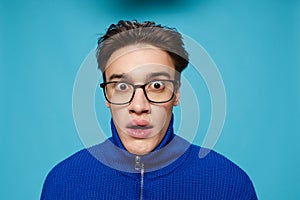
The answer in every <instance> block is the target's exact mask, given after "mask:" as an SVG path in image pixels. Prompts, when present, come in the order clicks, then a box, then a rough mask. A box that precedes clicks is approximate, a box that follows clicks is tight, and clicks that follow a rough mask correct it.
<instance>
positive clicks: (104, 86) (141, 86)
mask: <svg viewBox="0 0 300 200" xmlns="http://www.w3.org/2000/svg"><path fill="white" fill-rule="evenodd" d="M154 81H168V82H171V83H173V92H172V96H171V97H170V99H169V100H166V101H159V102H157V101H152V100H150V99H149V97H148V95H147V92H146V85H148V84H149V83H151V82H154ZM120 82H124V83H126V84H128V85H131V86H132V87H133V92H132V96H131V98H130V100H129V101H128V102H126V103H113V102H111V101H110V100H109V99H108V98H107V96H106V89H105V88H106V85H108V84H110V83H120ZM179 83H180V81H178V80H164V79H158V80H151V81H148V82H146V83H145V84H132V83H128V82H126V81H109V82H103V83H100V87H101V88H102V89H103V93H104V97H105V99H106V100H107V101H108V103H110V104H113V105H125V104H129V103H130V102H131V101H132V100H133V98H134V95H135V91H136V89H138V88H141V89H143V92H144V95H145V97H146V99H147V100H148V101H149V102H150V103H167V102H169V101H171V100H172V99H173V97H174V96H175V91H176V90H177V85H178V84H179Z"/></svg>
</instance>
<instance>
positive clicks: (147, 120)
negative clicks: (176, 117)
mask: <svg viewBox="0 0 300 200" xmlns="http://www.w3.org/2000/svg"><path fill="white" fill-rule="evenodd" d="M175 73H176V70H175V67H174V64H173V62H172V59H171V57H170V56H169V55H168V54H167V53H166V52H165V51H162V50H160V49H157V48H155V47H153V46H150V45H133V46H127V47H123V48H121V49H119V50H117V51H115V52H114V53H113V54H112V55H111V57H110V58H109V60H108V62H107V66H106V70H105V76H106V82H111V81H117V82H122V83H123V82H125V83H130V84H133V85H143V84H145V83H148V82H151V81H156V80H175ZM161 83H162V82H152V83H150V85H148V86H149V88H150V89H149V90H151V88H154V89H156V88H160V87H164V86H163V85H160V84H161ZM114 87H118V89H122V90H126V87H124V84H121V85H115V86H114ZM168 90H169V91H170V90H171V87H168ZM174 92H175V95H174V97H173V98H172V99H171V100H170V101H168V102H165V103H153V102H149V101H148V100H147V98H146V96H145V94H144V91H143V89H142V88H137V89H136V90H135V94H134V96H133V99H132V101H131V102H129V103H127V104H124V105H114V104H110V103H109V102H106V106H107V107H109V108H110V111H111V115H112V118H113V121H114V123H115V126H116V128H117V131H118V134H119V137H120V139H121V141H122V143H123V145H124V146H125V148H126V149H127V150H128V151H129V152H131V153H134V154H139V155H142V154H146V153H149V152H150V151H152V150H153V149H154V148H155V147H156V146H157V145H158V144H159V143H160V142H161V140H162V138H163V137H164V135H165V133H166V131H167V128H168V125H169V122H170V119H171V117H172V109H173V106H176V105H178V103H179V96H180V92H179V88H178V89H177V90H176V91H174ZM149 93H150V92H149ZM114 94H116V93H114ZM115 96H116V95H115ZM123 96H125V95H123ZM148 97H149V96H148ZM113 98H114V97H113ZM116 98H117V97H116Z"/></svg>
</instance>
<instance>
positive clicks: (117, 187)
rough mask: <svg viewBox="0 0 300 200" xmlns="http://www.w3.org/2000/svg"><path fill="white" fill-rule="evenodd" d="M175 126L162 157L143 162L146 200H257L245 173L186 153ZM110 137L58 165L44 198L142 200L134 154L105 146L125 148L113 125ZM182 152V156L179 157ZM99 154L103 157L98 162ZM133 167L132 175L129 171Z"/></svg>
mask: <svg viewBox="0 0 300 200" xmlns="http://www.w3.org/2000/svg"><path fill="white" fill-rule="evenodd" d="M172 125H173V118H172V120H171V123H170V126H169V129H168V131H167V133H166V136H165V138H164V140H163V141H162V142H161V144H160V145H159V148H157V149H156V151H157V152H160V150H159V149H160V148H162V147H163V148H162V152H167V153H159V154H155V152H154V153H153V155H154V156H153V157H151V156H150V157H144V160H143V157H141V159H142V161H143V162H144V163H145V174H144V186H143V199H144V200H146V199H162V200H165V199H178V200H185V199H230V200H233V199H236V200H238V199H243V200H255V199H257V197H256V193H255V190H254V188H253V185H252V182H251V180H250V179H249V177H248V176H247V174H246V173H245V172H244V171H243V170H241V169H240V168H239V167H238V166H236V165H235V164H233V163H232V162H231V161H229V160H228V159H227V158H225V157H223V156H222V155H220V154H218V153H216V152H214V151H210V153H209V154H208V155H207V156H206V157H204V158H201V159H200V158H199V150H200V147H198V146H195V145H189V146H187V148H182V146H184V145H185V144H187V142H186V141H184V140H182V139H181V138H179V137H178V136H175V137H174V133H173V126H172ZM112 132H113V137H112V138H110V139H109V140H108V141H106V142H104V143H103V144H100V145H96V146H95V147H92V148H90V149H84V150H81V151H79V152H77V153H75V154H74V155H72V156H71V157H69V158H67V159H66V160H64V161H62V162H61V163H59V164H58V165H57V166H55V167H54V168H53V169H52V170H51V172H50V173H49V174H48V176H47V178H46V181H45V183H44V187H43V191H42V195H41V199H42V200H50V199H51V200H55V199H64V200H68V199H70V200H71V199H72V200H77V199H86V200H87V199H93V200H94V199H95V200H96V199H97V200H99V199H105V200H106V199H130V200H134V199H140V191H141V190H140V187H141V174H140V173H134V165H135V160H134V157H135V155H130V154H129V153H127V154H123V153H120V154H119V153H118V152H117V151H115V149H114V148H110V146H109V145H108V146H107V144H108V143H111V142H110V141H112V142H113V144H114V145H117V146H118V147H120V148H124V147H122V143H121V141H120V139H119V137H118V135H117V133H116V130H115V128H114V125H113V123H112ZM172 142H174V143H172ZM120 145H121V146H120ZM107 148H109V149H107ZM178 149H184V151H182V153H180V154H179V153H178V152H180V151H177V150H178ZM158 150H159V151H158ZM91 153H92V154H93V155H94V156H93V155H92V154H91ZM97 153H98V154H102V155H101V156H100V157H97V156H95V155H96V154H97ZM116 153H118V154H117V155H115V154H116ZM125 153H126V152H125ZM173 153H174V156H172V154H173ZM112 155H113V156H114V158H113V159H112V160H113V163H114V164H115V163H116V162H120V163H118V164H117V165H115V166H117V167H116V168H118V170H117V169H115V168H114V165H113V164H112V165H110V164H109V160H110V158H111V157H112ZM124 157H127V158H126V159H124ZM173 157H175V158H176V159H175V161H174V160H173V159H172V158H173ZM96 158H98V159H100V160H101V159H102V160H101V161H103V162H100V161H99V160H98V159H96ZM104 159H105V160H106V161H104ZM152 159H155V160H157V159H158V160H160V162H159V164H156V166H154V167H153V166H151V163H152ZM131 161H132V165H131ZM169 162H171V164H170V163H169ZM157 165H160V166H157ZM122 166H126V167H124V168H122ZM131 166H132V171H130V170H129V171H128V168H131ZM147 166H148V170H147ZM155 167H156V168H155ZM157 167H158V168H157ZM154 169H155V170H154Z"/></svg>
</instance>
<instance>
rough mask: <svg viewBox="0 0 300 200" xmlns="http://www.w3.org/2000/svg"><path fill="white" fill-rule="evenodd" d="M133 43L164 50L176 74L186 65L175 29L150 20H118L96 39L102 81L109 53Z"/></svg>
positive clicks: (179, 36)
mask: <svg viewBox="0 0 300 200" xmlns="http://www.w3.org/2000/svg"><path fill="white" fill-rule="evenodd" d="M134 44H150V45H153V46H155V47H157V48H160V49H161V50H163V51H166V52H167V53H168V54H169V55H170V57H171V58H172V60H173V63H174V65H175V69H176V71H177V72H178V73H176V74H180V73H181V72H182V70H184V69H185V68H186V67H187V65H188V54H187V52H186V50H185V49H184V47H183V46H184V44H183V41H182V36H181V34H180V33H179V32H177V31H176V29H174V28H169V27H166V26H162V25H160V24H158V25H157V24H155V23H154V22H150V21H145V22H143V23H139V22H137V21H136V20H134V21H124V20H120V21H119V22H118V23H117V24H112V25H110V27H109V28H108V30H107V31H106V33H105V34H104V35H103V36H102V37H100V38H99V39H98V47H97V61H98V68H99V69H100V70H101V71H102V73H103V79H104V81H105V73H104V71H105V67H106V64H107V61H108V59H109V58H110V56H111V54H112V53H113V52H114V51H116V50H118V49H120V48H122V47H125V46H128V45H134ZM177 78H178V79H179V77H177Z"/></svg>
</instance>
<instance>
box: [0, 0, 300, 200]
mask: <svg viewBox="0 0 300 200" xmlns="http://www.w3.org/2000/svg"><path fill="white" fill-rule="evenodd" d="M141 2H144V3H141ZM119 19H138V20H154V21H157V22H158V23H161V24H164V25H168V26H171V27H176V28H177V29H178V30H179V31H181V32H183V33H185V34H187V35H189V36H190V37H192V38H194V39H196V40H197V41H198V42H199V43H200V44H201V45H202V46H203V47H204V48H205V49H206V50H207V51H208V52H209V53H210V55H211V56H212V58H213V59H214V61H215V62H216V64H217V65H218V67H219V70H220V72H221V74H222V77H223V80H224V83H225V87H226V91H227V118H226V123H225V126H224V129H223V132H222V135H221V137H220V139H219V141H218V143H217V145H216V146H215V150H217V151H218V152H220V153H222V154H224V155H226V156H227V157H228V158H230V159H231V160H233V161H234V162H235V163H237V164H238V165H239V166H241V167H242V168H243V169H244V170H245V171H247V173H248V174H249V176H250V177H251V179H252V181H253V182H254V185H255V188H256V191H257V194H258V196H259V198H260V199H272V200H274V199H300V192H299V186H300V185H299V181H300V170H299V169H300V156H299V153H300V148H299V142H300V136H299V130H300V127H299V121H300V103H299V102H300V98H299V97H300V70H299V67H300V59H299V58H300V23H299V21H300V3H299V1H296V0H295V1H293V0H289V1H283V0H281V1H280V0H276V1H271V0H266V1H259V0H251V1H250V0H248V1H239V0H185V1H184V0H177V1H175V0H173V1H171V0H170V1H167V0H164V1H159V0H155V1H150V0H147V1H138V0H115V1H100V0H90V1H84V0H82V1H79V0H73V1H71V0H69V1H59V0H53V1H46V0H39V1H33V0H27V1H21V0H19V1H18V0H1V1H0V66H1V67H0V92H1V93H0V95H1V99H0V108H1V110H0V113H1V115H0V116H1V118H0V119H1V126H0V133H1V139H0V148H1V151H0V152H1V165H0V171H1V179H0V180H1V185H0V188H1V189H0V190H1V191H0V199H28V200H29V199H38V198H39V196H40V192H41V188H42V184H43V181H44V179H45V176H46V175H47V173H48V172H49V170H50V169H51V168H52V167H53V166H54V165H55V164H56V163H58V162H59V161H61V160H63V159H64V158H66V157H67V156H69V155H71V154H72V153H74V152H76V151H78V150H80V149H81V148H83V145H82V143H81V140H80V138H79V136H78V135H77V132H76V128H75V125H74V122H73V117H72V89H73V83H74V80H75V77H76V73H77V70H78V69H79V66H80V64H81V63H82V61H83V60H84V58H85V57H86V56H87V54H88V53H89V51H90V50H91V49H92V48H94V47H95V46H96V40H97V37H98V34H99V33H103V32H104V29H105V28H106V27H107V26H108V25H109V24H111V23H115V22H117V21H118V20H119ZM186 73H187V74H188V73H189V72H188V71H187V72H186ZM192 79H193V78H191V81H195V80H192ZM96 107H97V106H96ZM204 110H205V108H204ZM200 137H201V136H199V138H198V137H197V138H196V141H195V142H196V143H201V141H200Z"/></svg>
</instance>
